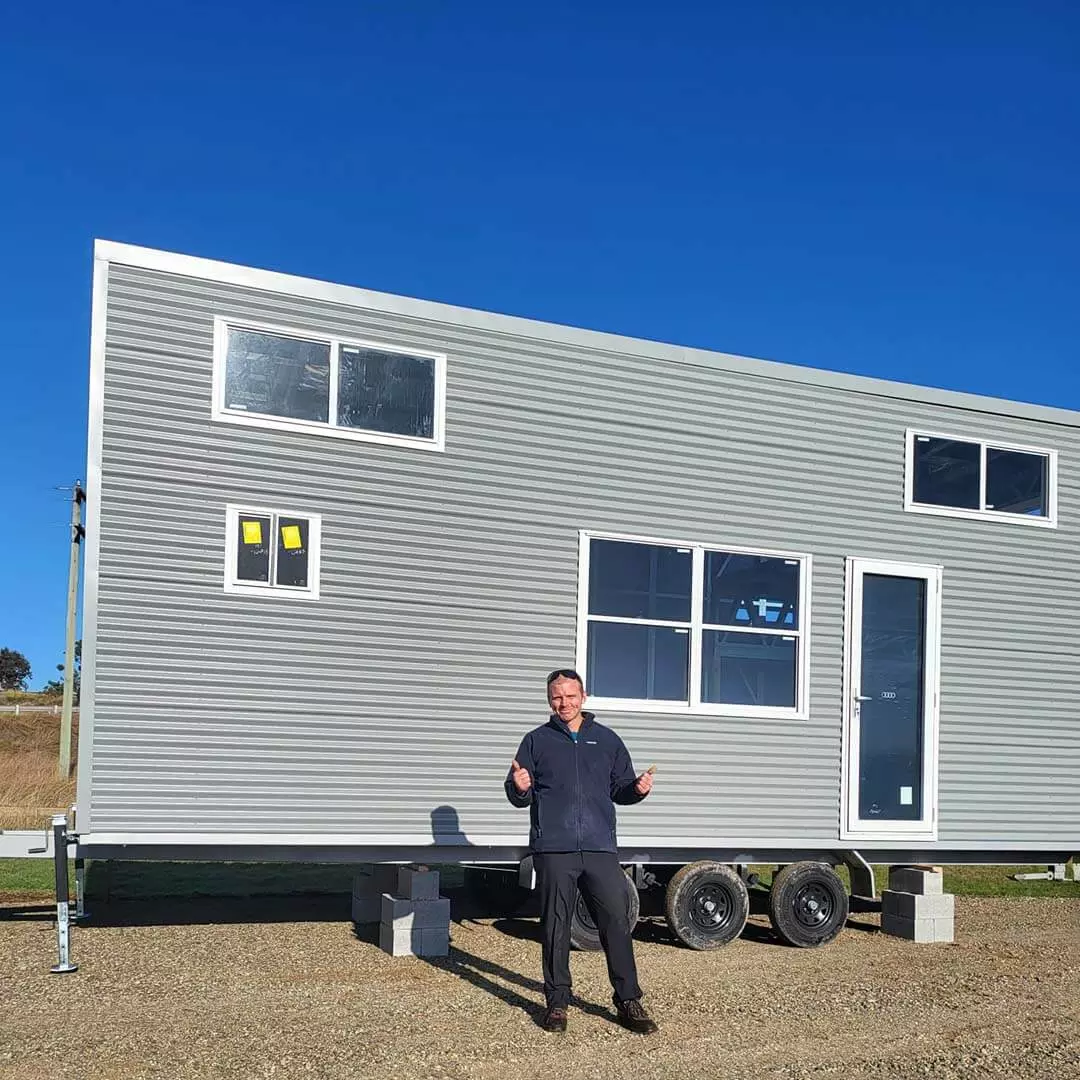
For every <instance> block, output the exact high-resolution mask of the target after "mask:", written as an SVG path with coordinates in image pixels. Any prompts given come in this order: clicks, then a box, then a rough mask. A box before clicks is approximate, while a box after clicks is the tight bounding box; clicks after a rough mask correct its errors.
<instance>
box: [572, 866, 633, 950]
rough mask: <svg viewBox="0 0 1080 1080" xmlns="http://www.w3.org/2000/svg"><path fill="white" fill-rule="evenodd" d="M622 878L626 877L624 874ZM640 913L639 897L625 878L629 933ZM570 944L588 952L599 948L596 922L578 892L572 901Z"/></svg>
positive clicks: (630, 882)
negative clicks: (572, 913)
mask: <svg viewBox="0 0 1080 1080" xmlns="http://www.w3.org/2000/svg"><path fill="white" fill-rule="evenodd" d="M623 876H624V877H626V875H625V874H624V875H623ZM640 913H641V897H640V896H638V891H637V889H636V888H634V883H633V882H632V881H631V880H630V879H629V878H628V877H626V917H627V919H628V920H629V921H630V929H631V931H632V930H633V929H634V927H635V926H637V921H638V915H639V914H640ZM570 944H571V945H573V946H574V948H575V949H584V950H588V951H595V950H596V949H599V948H600V931H599V930H597V929H596V922H595V920H594V919H593V917H592V913H591V912H590V911H589V907H588V905H587V904H586V903H585V898H584V897H583V896H582V895H581V893H580V892H579V893H578V894H577V899H576V900H575V901H574V916H573V918H572V919H571V920H570Z"/></svg>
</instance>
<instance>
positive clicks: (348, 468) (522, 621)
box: [59, 241, 1080, 948]
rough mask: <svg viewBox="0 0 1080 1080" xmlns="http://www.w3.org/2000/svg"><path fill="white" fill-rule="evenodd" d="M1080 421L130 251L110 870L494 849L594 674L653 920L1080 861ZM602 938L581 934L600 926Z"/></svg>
mask: <svg viewBox="0 0 1080 1080" xmlns="http://www.w3.org/2000/svg"><path fill="white" fill-rule="evenodd" d="M1077 460H1080V414H1078V413H1075V412H1070V411H1066V410H1063V409H1057V408H1050V407H1044V406H1037V405H1029V404H1021V403H1014V402H1007V401H1002V400H996V399H991V398H987V397H980V396H974V395H970V394H964V393H956V392H948V391H943V390H936V389H929V388H924V387H917V386H910V385H906V384H902V383H898V382H889V381H883V380H878V379H870V378H862V377H856V376H851V375H844V374H838V373H835V372H826V371H817V370H812V369H809V368H803V367H797V366H791V365H785V364H779V363H774V362H770V361H763V360H755V359H747V358H743V357H738V356H732V355H727V354H722V353H715V352H708V351H704V350H700V349H692V348H685V347H681V346H675V345H666V344H658V343H655V342H651V341H642V340H634V339H631V338H626V337H619V336H616V335H613V334H609V333H599V332H594V331H589V330H580V329H571V328H567V327H562V326H555V325H550V324H546V323H541V322H535V321H531V320H528V319H524V318H517V317H510V316H506V315H498V314H491V313H487V312H482V311H474V310H467V309H463V308H458V307H451V306H448V305H446V304H441V303H432V302H428V301H423V300H415V299H407V298H403V297H399V296H393V295H387V294H384V293H379V292H373V291H369V290H367V289H363V288H356V287H351V286H346V285H337V284H330V283H326V282H322V281H315V280H309V279H305V278H299V277H293V276H287V275H285V274H281V273H277V272H270V271H267V270H259V269H250V268H247V267H241V266H235V265H229V264H224V263H220V262H213V261H209V260H206V259H202V258H196V257H191V256H187V255H179V254H173V253H167V252H161V251H156V250H149V249H145V248H139V247H132V246H128V245H123V244H118V243H112V242H106V241H98V242H97V244H96V247H95V254H94V277H93V312H92V331H91V393H90V417H89V460H88V486H87V490H88V500H89V501H88V524H87V530H88V532H87V548H86V587H85V607H84V629H83V650H84V651H83V669H82V670H83V682H82V723H81V726H80V732H79V765H78V795H77V816H76V819H75V822H74V823H73V828H72V829H71V830H70V835H68V836H66V837H65V836H61V838H60V841H59V842H60V843H61V844H64V843H67V844H74V846H75V847H74V849H75V852H76V854H77V855H78V856H79V857H80V858H81V859H86V858H102V859H110V858H124V859H201V860H206V859H244V860H282V859H308V860H329V859H333V860H348V861H357V862H361V861H362V862H411V861H418V862H422V863H425V864H437V863H464V864H469V865H476V866H503V867H510V868H514V869H518V870H519V872H520V876H521V880H522V881H523V882H525V883H528V881H529V880H530V866H529V862H528V853H527V850H526V833H527V822H526V818H525V815H524V814H521V813H518V812H516V811H515V810H514V809H513V808H512V807H511V806H510V805H509V804H508V802H507V800H506V798H505V797H504V793H503V787H502V785H503V780H504V779H505V777H506V774H507V769H508V766H509V762H510V760H511V758H512V755H513V753H514V750H515V748H516V747H517V745H518V742H519V740H520V738H521V736H522V734H523V733H524V732H525V731H526V730H528V729H529V728H530V727H533V726H535V725H536V724H538V723H541V722H543V720H544V719H545V717H546V703H545V700H544V689H543V688H544V678H545V675H546V673H547V672H548V671H549V670H551V669H553V668H557V667H565V666H572V667H576V668H577V670H578V671H580V672H581V673H582V675H583V677H584V680H585V684H586V688H587V690H588V693H589V699H588V703H587V708H589V709H591V710H592V711H593V712H595V713H596V715H597V717H598V718H599V719H600V720H601V721H602V722H603V723H605V724H609V725H610V726H612V727H614V728H615V729H616V730H617V731H618V732H619V733H620V734H621V735H622V737H623V738H624V740H625V741H626V743H627V745H628V747H629V748H630V751H631V753H632V755H633V756H634V759H635V762H636V763H637V764H638V766H639V769H640V768H644V766H645V765H646V764H649V763H655V764H656V765H657V767H658V771H657V775H656V781H657V782H656V787H655V790H654V792H653V794H652V795H651V796H650V797H649V799H648V800H646V801H645V803H643V804H642V805H640V806H635V807H631V808H621V810H620V815H619V835H620V844H621V847H620V858H621V860H622V861H623V863H624V864H625V866H626V867H627V871H628V878H627V880H628V904H629V905H630V907H631V910H632V911H636V910H637V909H636V907H635V905H636V904H637V901H638V892H639V890H641V889H648V888H654V887H655V888H663V889H664V891H665V897H664V899H665V909H666V914H667V917H668V921H669V923H670V924H671V926H672V928H673V929H674V930H675V932H676V933H677V934H678V936H679V937H680V938H681V939H682V940H683V941H685V942H686V943H687V944H690V945H692V946H694V947H697V948H704V947H713V946H716V945H719V944H723V943H724V942H725V941H727V940H730V939H731V938H732V937H733V936H736V935H737V934H738V932H739V931H740V930H741V928H742V922H743V921H745V907H746V892H747V885H748V882H749V884H750V885H752V884H753V881H752V878H751V875H750V873H749V871H748V869H747V868H748V867H750V866H751V865H754V864H768V865H773V866H782V867H783V868H784V869H783V870H782V871H781V872H780V873H778V874H777V875H776V877H775V879H774V883H773V886H772V890H771V894H770V905H771V914H772V918H773V922H774V925H776V927H777V929H778V931H779V932H780V934H781V935H782V936H783V937H784V938H785V940H788V941H790V942H791V943H793V944H799V945H815V944H820V943H822V942H824V941H828V940H830V939H831V938H832V937H833V936H835V934H836V933H837V932H839V930H840V928H841V927H842V926H843V924H844V919H845V918H846V915H847V911H848V904H849V898H848V895H847V892H846V890H845V889H844V887H843V885H842V884H841V883H840V879H839V877H838V876H837V874H836V872H835V868H836V867H839V866H841V865H846V866H847V867H849V869H850V871H851V889H852V892H853V893H854V894H856V895H868V896H873V895H874V885H873V877H872V873H871V865H872V864H890V865H900V864H943V863H949V862H953V863H968V862H970V863H975V862H983V863H986V862H994V863H1033V864H1044V865H1051V864H1056V863H1063V862H1065V861H1066V860H1067V858H1068V857H1069V856H1070V855H1071V854H1072V853H1073V852H1075V851H1076V850H1077V849H1078V848H1080V843H1078V840H1080V801H1078V800H1077V799H1076V795H1075V777H1076V775H1077V771H1078V766H1080V716H1078V708H1077V704H1076V703H1077V700H1078V697H1080V671H1078V669H1077V666H1076V663H1075V657H1076V655H1077V653H1078V651H1080V624H1078V623H1077V620H1076V618H1075V612H1076V610H1077V608H1078V607H1080V547H1078V544H1077V537H1078V529H1080V474H1078V473H1077V472H1076V468H1075V463H1076V461H1077ZM588 930H589V928H588V926H587V925H585V922H584V921H582V922H580V923H579V925H578V927H577V940H578V941H579V943H581V942H584V943H586V944H588Z"/></svg>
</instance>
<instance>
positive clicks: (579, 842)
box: [505, 713, 645, 852]
mask: <svg viewBox="0 0 1080 1080" xmlns="http://www.w3.org/2000/svg"><path fill="white" fill-rule="evenodd" d="M582 717H583V718H584V719H583V721H582V724H581V727H580V728H579V729H578V733H577V734H578V737H577V742H575V741H574V738H573V736H572V735H571V734H570V729H569V728H568V727H567V726H566V724H564V723H563V722H562V720H560V719H559V717H558V716H552V717H551V719H550V720H548V722H547V723H546V724H544V725H543V726H542V727H538V728H535V729H534V730H533V731H530V732H529V734H528V735H526V736H525V738H524V739H522V741H521V746H520V747H518V752H517V763H518V764H519V765H520V766H521V767H522V768H524V769H528V770H529V775H530V776H531V777H532V787H530V788H529V790H528V791H526V792H525V794H524V795H520V794H518V790H517V788H516V787H514V780H513V769H511V770H510V773H509V774H508V775H507V777H506V784H505V787H506V797H507V798H508V799H509V800H510V802H511V803H512V804H513V805H514V806H527V807H529V848H530V849H531V850H532V851H537V852H541V851H617V850H618V842H617V840H616V836H615V806H614V804H615V803H619V804H620V805H622V806H629V805H631V804H632V803H637V802H641V800H642V799H643V798H645V796H644V795H639V794H638V793H637V792H636V791H635V790H634V784H635V783H636V782H637V775H636V774H635V773H634V766H633V763H632V762H631V761H630V754H629V753H628V752H627V749H626V747H625V746H624V745H623V741H622V739H620V738H619V736H618V735H616V734H615V732H614V731H612V730H611V729H610V728H606V727H604V725H603V724H598V723H597V722H596V720H595V719H594V718H593V714H592V713H582Z"/></svg>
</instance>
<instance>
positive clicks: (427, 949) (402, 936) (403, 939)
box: [379, 923, 450, 956]
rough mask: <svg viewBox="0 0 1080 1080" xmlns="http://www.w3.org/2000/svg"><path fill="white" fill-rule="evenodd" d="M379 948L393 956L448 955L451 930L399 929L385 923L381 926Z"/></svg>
mask: <svg viewBox="0 0 1080 1080" xmlns="http://www.w3.org/2000/svg"><path fill="white" fill-rule="evenodd" d="M379 948H380V949H382V950H383V952H387V953H389V954H390V955H391V956H446V955H447V954H448V953H449V952H450V931H449V930H441V929H429V930H410V929H408V928H402V929H398V928H395V927H394V926H393V925H392V924H388V923H383V924H382V925H381V926H380V927H379Z"/></svg>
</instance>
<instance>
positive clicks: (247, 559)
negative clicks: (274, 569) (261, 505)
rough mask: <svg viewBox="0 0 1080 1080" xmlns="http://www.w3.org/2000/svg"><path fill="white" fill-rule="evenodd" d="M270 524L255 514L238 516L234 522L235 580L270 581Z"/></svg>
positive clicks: (266, 518) (264, 518) (271, 538)
mask: <svg viewBox="0 0 1080 1080" xmlns="http://www.w3.org/2000/svg"><path fill="white" fill-rule="evenodd" d="M272 542H273V537H272V536H271V522H270V518H268V517H260V516H259V515H257V514H243V513H242V514H240V516H239V517H238V518H237V521H236V580H237V581H263V582H266V583H268V584H269V581H270V545H271V543H272Z"/></svg>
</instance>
